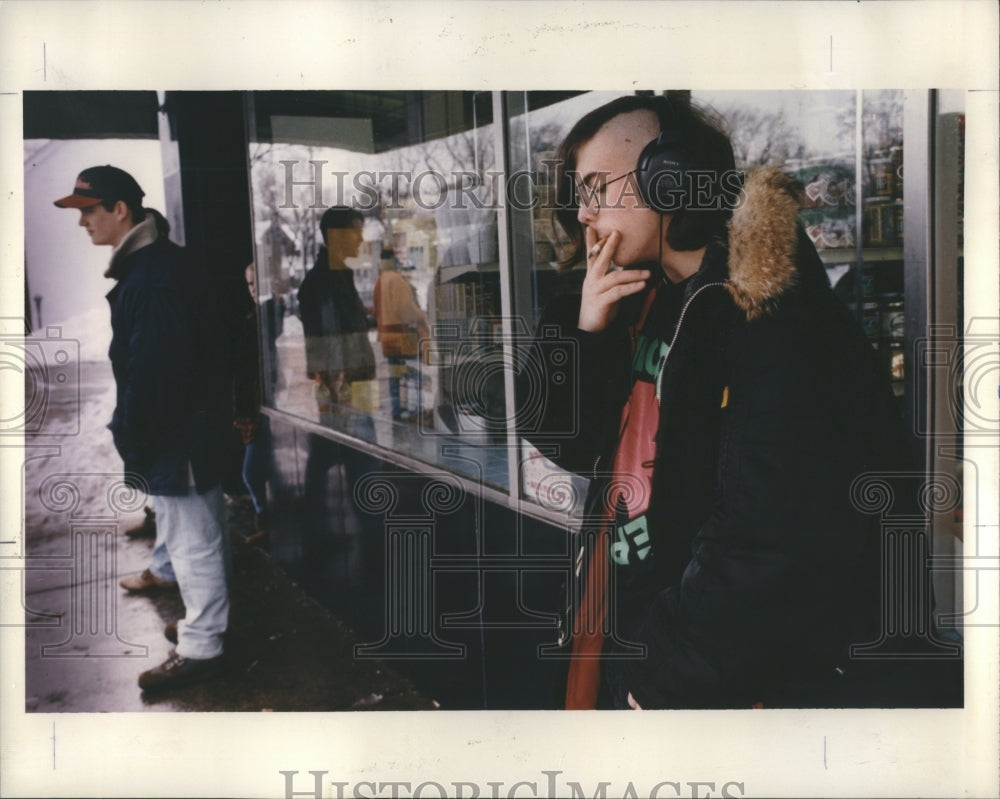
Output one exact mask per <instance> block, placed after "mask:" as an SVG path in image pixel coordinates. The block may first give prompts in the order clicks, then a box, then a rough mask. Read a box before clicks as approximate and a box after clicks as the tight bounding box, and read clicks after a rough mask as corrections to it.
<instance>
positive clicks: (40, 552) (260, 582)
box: [7, 363, 436, 713]
mask: <svg viewBox="0 0 1000 799" xmlns="http://www.w3.org/2000/svg"><path fill="white" fill-rule="evenodd" d="M82 367H83V368H82V369H81V384H80V390H79V394H78V395H76V394H74V393H73V392H75V390H76V389H75V388H72V389H71V391H70V393H69V394H67V395H60V394H59V393H58V388H57V387H50V389H51V391H50V394H49V403H48V406H47V408H46V416H45V424H44V426H43V428H42V430H41V431H40V434H38V435H33V436H30V437H29V439H28V441H27V442H26V443H27V445H28V455H27V458H26V461H27V462H26V465H25V528H24V529H25V539H26V541H25V543H26V547H27V555H28V557H27V559H26V561H25V564H26V569H25V574H24V598H25V608H26V610H25V625H26V626H25V660H26V664H25V666H26V669H25V683H26V685H25V710H26V711H27V712H29V713H30V712H50V713H51V712H127V711H144V710H157V711H163V710H167V711H200V712H205V711H254V712H259V711H275V712H280V711H333V710H369V709H380V710H415V709H431V708H434V707H435V706H436V703H435V702H434V701H433V700H431V699H429V698H427V697H424V696H422V695H420V694H419V693H418V692H417V691H416V690H415V689H414V687H413V685H412V684H411V683H410V681H409V680H407V679H406V678H404V677H402V676H401V675H399V674H398V673H396V672H395V671H394V670H392V669H390V668H387V667H386V666H385V665H384V664H382V663H380V662H378V661H375V660H370V659H365V660H357V659H355V657H354V644H355V643H356V640H355V638H354V636H353V634H352V632H351V630H349V629H348V628H347V627H346V626H344V625H343V624H342V623H340V622H339V621H338V620H337V619H336V618H334V617H333V616H332V615H331V614H330V613H329V612H328V611H327V610H326V609H325V608H323V607H322V606H321V605H319V604H318V603H317V602H315V601H313V600H312V599H310V598H309V597H308V596H307V595H306V594H305V592H304V591H303V590H302V589H301V588H300V587H299V586H298V585H296V584H295V583H294V582H293V581H292V580H290V579H289V577H288V576H287V575H286V574H285V573H284V572H283V571H282V570H281V569H279V568H278V567H277V566H276V565H275V564H274V563H273V561H272V560H271V559H270V557H269V556H268V555H267V554H266V553H265V552H264V551H262V550H260V549H258V548H256V547H253V546H250V545H247V544H246V543H245V542H244V540H243V537H244V535H245V534H246V533H247V532H248V531H249V530H250V528H251V526H252V510H251V508H250V507H249V503H247V502H245V501H235V502H233V503H231V504H230V506H229V508H228V512H227V514H228V518H229V531H230V535H231V537H232V541H233V565H234V585H233V587H232V611H231V618H230V640H229V642H228V644H227V657H228V659H229V671H228V673H227V674H226V675H225V676H223V677H221V678H219V679H216V680H213V681H211V682H206V683H202V684H198V685H192V686H189V687H187V688H180V689H175V690H172V691H169V692H163V693H158V694H154V695H146V694H144V693H143V692H142V691H140V690H139V687H138V685H137V683H136V680H137V678H138V675H139V673H140V672H142V671H145V670H146V669H149V668H152V667H153V666H155V665H157V664H158V663H160V662H162V661H163V660H164V659H165V658H166V656H167V654H168V652H169V651H170V648H171V644H170V643H169V642H167V640H166V639H165V638H164V637H163V627H164V625H165V624H166V622H168V621H172V620H174V619H177V618H180V617H181V616H182V615H183V605H182V603H181V600H180V596H179V594H178V593H177V592H176V591H173V592H168V593H163V594H160V595H158V596H155V597H145V596H136V595H130V594H128V593H127V592H126V591H124V590H123V589H122V588H120V587H119V585H118V580H119V579H120V578H121V577H122V576H124V575H126V574H129V573H132V572H138V571H141V570H142V569H143V568H145V566H146V564H147V562H148V560H149V554H150V552H151V551H152V544H153V542H152V539H148V538H147V539H130V538H128V537H126V536H125V535H123V531H124V530H126V529H128V528H129V527H132V526H134V525H135V524H136V523H138V522H139V521H140V520H141V518H142V509H141V508H142V505H141V503H142V497H135V496H127V492H124V494H125V495H121V494H122V493H123V492H121V491H120V490H119V489H120V486H119V487H117V488H116V481H117V479H118V475H119V474H120V469H121V462H120V460H118V459H117V455H115V453H114V449H113V446H112V445H111V442H110V434H109V433H108V432H107V430H105V429H104V427H103V425H104V424H105V423H106V421H107V419H108V418H110V408H109V403H113V394H111V393H109V390H113V389H111V384H110V382H109V380H110V374H109V370H107V369H105V368H103V365H101V364H88V363H84V364H82ZM77 396H78V397H79V401H77ZM77 420H79V423H77ZM116 491H118V494H117V495H116V493H115V492H116ZM126 506H127V507H128V511H127V512H121V511H120V510H119V509H120V508H123V507H126ZM12 632H14V631H12V630H8V631H7V634H11V633H12ZM14 634H16V633H14Z"/></svg>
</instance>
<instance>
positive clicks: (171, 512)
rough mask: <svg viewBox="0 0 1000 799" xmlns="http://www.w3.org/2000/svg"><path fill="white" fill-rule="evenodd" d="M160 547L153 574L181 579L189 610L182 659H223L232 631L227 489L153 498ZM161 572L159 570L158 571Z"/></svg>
mask: <svg viewBox="0 0 1000 799" xmlns="http://www.w3.org/2000/svg"><path fill="white" fill-rule="evenodd" d="M152 500H153V509H154V510H155V511H156V545H155V546H154V549H153V559H152V561H151V562H150V569H151V571H153V573H154V574H156V575H157V576H158V577H161V578H164V579H170V575H171V574H172V575H173V577H174V579H176V580H177V584H178V587H179V588H180V592H181V599H182V600H183V601H184V608H185V610H186V613H185V616H184V618H183V619H182V620H180V621H179V622H178V624H177V654H179V655H181V656H182V657H186V658H197V659H204V658H213V657H216V656H218V655H221V654H222V648H223V641H222V637H223V634H224V633H225V632H226V628H227V627H228V626H229V575H230V571H231V567H230V552H229V535H228V532H227V530H226V507H225V501H224V499H223V496H222V487H221V486H216V487H215V488H213V489H210V490H209V491H206V492H205V493H204V494H199V493H198V492H197V491H195V489H194V488H191V489H190V490H189V492H188V494H187V495H185V496H178V497H167V496H154V497H153V498H152ZM158 569H159V570H158Z"/></svg>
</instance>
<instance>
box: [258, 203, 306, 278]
mask: <svg viewBox="0 0 1000 799" xmlns="http://www.w3.org/2000/svg"><path fill="white" fill-rule="evenodd" d="M298 252H299V251H298V248H297V247H296V246H295V238H294V236H293V235H292V232H291V231H290V230H289V229H288V228H287V227H286V226H285V225H283V224H282V223H281V221H280V220H278V219H272V220H271V223H270V224H269V225H268V226H267V227H266V228H264V232H263V233H262V234H261V236H260V238H259V240H258V242H257V258H258V261H257V270H258V272H259V273H260V274H261V275H263V276H266V278H267V280H269V281H270V286H271V293H273V294H286V293H287V292H288V290H289V289H290V288H291V286H292V283H291V281H292V280H296V281H301V279H302V275H300V274H295V273H294V272H293V271H292V270H293V269H294V263H295V262H294V261H293V259H292V256H294V255H298ZM262 282H263V281H262ZM265 285H266V284H265Z"/></svg>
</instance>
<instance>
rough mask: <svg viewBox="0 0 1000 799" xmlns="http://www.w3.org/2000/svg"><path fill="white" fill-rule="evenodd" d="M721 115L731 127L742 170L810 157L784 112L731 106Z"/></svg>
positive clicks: (737, 159)
mask: <svg viewBox="0 0 1000 799" xmlns="http://www.w3.org/2000/svg"><path fill="white" fill-rule="evenodd" d="M720 116H721V117H722V118H723V120H725V123H726V125H727V126H728V127H729V130H730V135H731V138H732V142H733V152H734V154H735V156H736V165H737V166H739V167H752V166H764V165H775V164H778V165H780V164H783V163H784V162H785V161H787V160H788V159H790V158H804V157H808V155H809V154H808V153H806V152H805V144H804V142H803V141H802V139H801V138H800V137H799V135H798V134H797V132H796V131H794V130H793V129H792V128H791V127H790V126H789V125H788V122H787V120H786V119H785V115H784V114H783V113H781V112H780V111H779V112H774V111H761V110H759V109H756V108H751V107H747V106H731V107H728V108H725V109H723V110H722V111H721V112H720Z"/></svg>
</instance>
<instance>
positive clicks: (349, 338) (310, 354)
mask: <svg viewBox="0 0 1000 799" xmlns="http://www.w3.org/2000/svg"><path fill="white" fill-rule="evenodd" d="M298 296H299V315H300V316H301V318H302V331H303V333H304V334H305V338H306V369H307V370H308V371H309V372H310V373H322V372H329V373H339V372H343V373H344V374H345V377H346V379H347V380H348V381H354V380H372V379H373V378H374V377H375V351H374V350H373V349H372V345H371V342H370V341H369V340H368V316H367V313H366V312H365V306H364V304H363V303H362V302H361V297H360V295H359V294H358V289H357V287H356V286H355V285H354V272H352V271H351V270H350V269H330V267H329V261H328V253H327V249H326V247H321V248H320V251H319V255H318V256H317V258H316V263H315V264H314V265H313V268H312V269H310V270H309V272H308V273H307V274H306V276H305V278H304V279H303V280H302V285H301V286H300V287H299V295H298Z"/></svg>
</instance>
